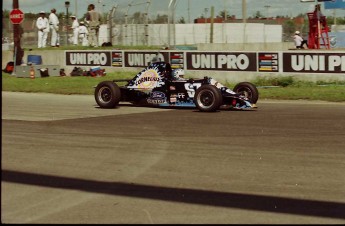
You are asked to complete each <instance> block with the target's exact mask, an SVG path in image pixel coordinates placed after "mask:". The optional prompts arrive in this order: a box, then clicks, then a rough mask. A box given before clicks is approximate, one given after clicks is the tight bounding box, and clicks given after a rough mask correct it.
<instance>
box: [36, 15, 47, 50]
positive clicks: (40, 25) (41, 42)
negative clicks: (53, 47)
mask: <svg viewBox="0 0 345 226" xmlns="http://www.w3.org/2000/svg"><path fill="white" fill-rule="evenodd" d="M36 27H37V29H38V48H45V47H46V45H47V38H48V33H49V21H48V19H47V18H46V13H45V12H44V11H41V12H40V16H39V17H38V19H37V21H36Z"/></svg>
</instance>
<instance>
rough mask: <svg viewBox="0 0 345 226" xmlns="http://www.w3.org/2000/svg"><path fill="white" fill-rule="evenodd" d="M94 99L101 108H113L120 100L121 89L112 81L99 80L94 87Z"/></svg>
mask: <svg viewBox="0 0 345 226" xmlns="http://www.w3.org/2000/svg"><path fill="white" fill-rule="evenodd" d="M95 100H96V102H97V104H98V106H100V107H101V108H115V107H116V105H118V103H119V102H120V100H121V90H120V88H119V86H118V85H117V84H116V83H114V82H112V81H103V82H100V83H99V84H98V85H97V87H96V89H95Z"/></svg>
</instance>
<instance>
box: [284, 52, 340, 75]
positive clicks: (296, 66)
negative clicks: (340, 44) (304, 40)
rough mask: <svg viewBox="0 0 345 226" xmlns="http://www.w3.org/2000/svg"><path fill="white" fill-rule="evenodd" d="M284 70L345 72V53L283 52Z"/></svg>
mask: <svg viewBox="0 0 345 226" xmlns="http://www.w3.org/2000/svg"><path fill="white" fill-rule="evenodd" d="M283 61H284V64H283V72H300V73H306V72H307V73H345V53H283Z"/></svg>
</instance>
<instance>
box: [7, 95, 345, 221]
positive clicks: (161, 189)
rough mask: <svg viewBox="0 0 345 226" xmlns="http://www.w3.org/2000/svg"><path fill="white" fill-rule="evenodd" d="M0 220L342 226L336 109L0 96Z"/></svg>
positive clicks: (304, 104)
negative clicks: (208, 108) (109, 104)
mask: <svg viewBox="0 0 345 226" xmlns="http://www.w3.org/2000/svg"><path fill="white" fill-rule="evenodd" d="M2 101H3V102H2V201H1V205H2V222H3V223H229V224H231V223H254V224H260V223H263V224H267V223H277V224H278V223H279V224H281V223H345V217H344V215H343V213H344V212H345V211H344V210H345V199H344V197H345V193H344V191H345V176H344V170H345V166H344V160H345V153H344V147H345V140H344V136H345V117H344V112H345V104H344V103H328V102H308V101H267V100H259V102H258V110H257V111H220V112H216V113H201V112H198V111H196V110H191V109H179V110H174V109H158V108H138V107H131V106H127V105H122V106H120V107H119V108H117V109H99V108H97V106H96V104H95V101H94V99H93V96H88V95H71V96H65V95H55V94H28V93H11V92H2Z"/></svg>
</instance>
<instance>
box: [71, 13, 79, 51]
mask: <svg viewBox="0 0 345 226" xmlns="http://www.w3.org/2000/svg"><path fill="white" fill-rule="evenodd" d="M71 18H72V21H73V23H72V27H71V28H72V29H73V45H75V46H76V45H78V33H79V32H78V30H79V29H78V28H79V23H78V19H77V18H76V16H71Z"/></svg>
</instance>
